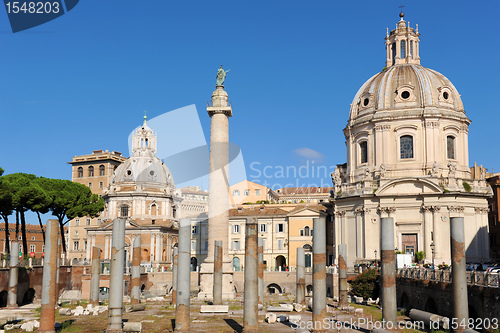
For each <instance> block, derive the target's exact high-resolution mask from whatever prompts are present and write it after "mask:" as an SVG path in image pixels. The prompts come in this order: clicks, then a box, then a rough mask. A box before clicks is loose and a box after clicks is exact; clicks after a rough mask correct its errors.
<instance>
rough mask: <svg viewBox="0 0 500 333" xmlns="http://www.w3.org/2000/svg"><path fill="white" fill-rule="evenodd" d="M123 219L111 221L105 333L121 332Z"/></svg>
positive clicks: (123, 248) (123, 250)
mask: <svg viewBox="0 0 500 333" xmlns="http://www.w3.org/2000/svg"><path fill="white" fill-rule="evenodd" d="M125 221H126V220H125V219H122V218H118V219H114V220H113V235H112V244H111V267H110V270H109V287H110V288H109V305H108V328H107V330H106V332H107V333H118V332H120V333H121V332H123V323H122V307H123V270H124V268H125Z"/></svg>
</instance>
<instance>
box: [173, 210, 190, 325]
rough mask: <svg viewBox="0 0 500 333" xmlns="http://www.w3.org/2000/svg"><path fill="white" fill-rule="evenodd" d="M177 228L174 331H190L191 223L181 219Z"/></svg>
mask: <svg viewBox="0 0 500 333" xmlns="http://www.w3.org/2000/svg"><path fill="white" fill-rule="evenodd" d="M179 224H180V226H179V255H178V259H177V303H176V304H177V305H176V308H175V330H176V331H185V332H187V331H189V329H190V320H189V314H190V312H189V311H190V310H189V307H190V304H191V302H190V298H189V297H190V292H191V290H190V287H191V221H190V220H189V219H185V218H184V219H181V220H180V223H179Z"/></svg>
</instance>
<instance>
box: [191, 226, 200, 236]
mask: <svg viewBox="0 0 500 333" xmlns="http://www.w3.org/2000/svg"><path fill="white" fill-rule="evenodd" d="M191 233H192V234H193V235H196V234H198V226H196V225H193V226H192V227H191Z"/></svg>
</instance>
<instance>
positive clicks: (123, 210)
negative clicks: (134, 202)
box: [120, 205, 128, 217]
mask: <svg viewBox="0 0 500 333" xmlns="http://www.w3.org/2000/svg"><path fill="white" fill-rule="evenodd" d="M127 216H128V206H127V205H125V206H122V207H121V208H120V217H127Z"/></svg>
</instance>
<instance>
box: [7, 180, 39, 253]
mask: <svg viewBox="0 0 500 333" xmlns="http://www.w3.org/2000/svg"><path fill="white" fill-rule="evenodd" d="M2 178H3V182H6V183H7V184H9V185H10V193H11V194H12V203H13V208H14V210H15V211H16V238H17V236H18V230H19V219H20V222H21V235H22V244H23V253H24V254H25V255H26V254H28V240H27V237H26V215H25V213H26V212H27V211H28V210H34V209H37V208H38V207H39V206H40V205H41V203H43V202H45V201H46V200H47V196H46V194H45V192H44V191H43V190H42V189H41V188H40V186H39V185H38V182H37V176H35V175H31V174H25V173H13V174H10V175H7V176H3V177H2Z"/></svg>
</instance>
